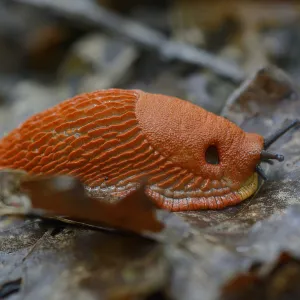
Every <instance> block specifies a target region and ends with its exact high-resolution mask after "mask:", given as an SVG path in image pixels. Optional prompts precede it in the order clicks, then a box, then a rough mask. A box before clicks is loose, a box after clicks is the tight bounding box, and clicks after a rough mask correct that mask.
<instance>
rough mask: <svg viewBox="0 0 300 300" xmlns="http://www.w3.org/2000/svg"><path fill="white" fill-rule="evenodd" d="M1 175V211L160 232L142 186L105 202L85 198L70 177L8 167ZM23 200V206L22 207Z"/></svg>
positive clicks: (80, 186) (137, 230)
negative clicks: (26, 173)
mask: <svg viewBox="0 0 300 300" xmlns="http://www.w3.org/2000/svg"><path fill="white" fill-rule="evenodd" d="M0 175H1V178H0V179H1V180H0V186H1V182H2V183H3V184H2V185H3V186H6V190H5V189H4V188H3V187H2V188H1V191H0V199H1V203H2V213H3V212H4V213H6V214H7V213H9V214H14V213H16V214H19V213H21V214H30V213H34V214H37V215H40V214H41V215H42V216H46V217H59V216H64V217H68V218H70V219H73V220H78V221H81V222H86V223H90V224H91V223H92V224H99V223H100V224H102V225H107V226H110V227H114V228H119V229H124V230H130V231H133V232H136V233H141V232H145V231H148V232H159V231H161V230H162V229H163V227H164V226H163V224H162V223H160V222H159V221H158V220H157V219H156V216H155V207H154V205H153V204H152V202H151V201H150V200H149V199H148V198H147V196H146V195H145V193H144V190H143V188H140V189H139V190H137V191H135V192H134V193H132V194H130V195H129V196H127V197H126V198H124V199H123V200H120V201H118V202H115V203H108V202H104V201H100V200H99V199H96V198H92V197H88V196H87V194H86V193H85V190H84V187H83V185H82V184H81V182H80V181H79V180H77V179H75V178H72V177H68V176H57V177H42V176H29V175H27V176H24V174H23V173H18V172H17V171H11V170H5V171H1V173H0ZM8 183H9V184H8ZM24 195H25V197H24ZM7 199H8V200H7ZM18 200H19V203H18ZM28 201H29V202H30V207H28ZM16 203H18V204H16ZM24 203H26V208H25V209H24V207H21V205H24ZM3 206H4V207H3ZM20 207H21V209H20Z"/></svg>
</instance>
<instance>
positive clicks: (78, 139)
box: [0, 89, 264, 211]
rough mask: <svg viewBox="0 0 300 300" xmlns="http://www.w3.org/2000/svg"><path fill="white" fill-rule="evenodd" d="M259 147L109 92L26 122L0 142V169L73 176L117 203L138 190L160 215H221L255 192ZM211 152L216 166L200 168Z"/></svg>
mask: <svg viewBox="0 0 300 300" xmlns="http://www.w3.org/2000/svg"><path fill="white" fill-rule="evenodd" d="M263 142H264V141H263V138H262V137H261V136H260V135H257V134H249V133H245V132H244V131H242V130H241V129H240V128H239V127H238V126H236V125H234V124H233V123H231V122H229V121H228V120H226V119H224V118H222V117H218V116H216V115H214V114H212V113H209V112H207V111H205V110H204V109H202V108H200V107H198V106H195V105H193V104H191V103H189V102H187V101H183V100H179V99H177V98H173V97H169V96H163V95H153V94H148V93H144V92H142V91H126V90H117V89H112V90H106V91H96V92H93V93H88V94H83V95H79V96H76V97H74V98H72V99H69V100H66V101H64V102H62V103H61V104H59V105H57V106H55V107H53V108H51V109H48V110H46V111H44V112H42V113H39V114H37V115H35V116H33V117H31V118H29V119H28V120H27V121H26V122H25V123H23V124H22V125H20V126H19V128H17V129H15V130H14V131H12V132H11V133H10V134H9V135H7V136H5V137H4V138H3V139H2V140H1V141H0V168H13V169H22V170H25V171H27V172H29V173H31V174H45V175H53V174H68V175H73V176H75V177H77V178H79V179H81V180H82V181H83V182H84V184H85V185H86V186H87V187H88V188H89V189H96V190H97V189H98V190H101V191H103V192H108V193H111V194H114V195H119V196H121V197H122V196H125V195H126V194H128V193H130V192H131V191H132V190H134V189H135V188H136V187H137V186H138V185H139V183H141V182H143V183H146V193H147V194H148V195H149V196H150V197H151V198H152V199H153V200H154V202H155V203H156V204H157V205H158V206H160V207H162V208H166V209H169V210H172V211H182V210H197V209H220V208H224V207H226V206H230V205H234V204H237V203H239V202H241V201H242V200H244V199H246V198H248V197H249V196H250V195H252V194H253V193H254V192H255V190H256V189H257V174H256V173H255V166H256V165H257V164H258V162H259V160H260V153H261V151H262V148H263ZM212 146H213V147H215V149H217V154H218V160H219V161H218V164H210V163H208V162H207V160H206V156H205V155H206V151H207V149H208V148H209V147H212Z"/></svg>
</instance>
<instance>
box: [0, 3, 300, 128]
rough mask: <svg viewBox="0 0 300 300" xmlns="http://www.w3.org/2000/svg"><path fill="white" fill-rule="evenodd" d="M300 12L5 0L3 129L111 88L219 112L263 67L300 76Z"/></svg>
mask: <svg viewBox="0 0 300 300" xmlns="http://www.w3.org/2000/svg"><path fill="white" fill-rule="evenodd" d="M299 18H300V3H299V1H288V0H282V1H279V0H278V1H275V0H270V1H266V0H265V1H250V0H244V1H242V0H231V1H224V0H211V1H200V0H173V1H171V0H124V1H118V0H0V133H1V134H3V133H5V132H7V131H8V130H11V129H12V128H14V127H15V126H17V125H18V124H19V123H20V122H22V121H24V120H25V119H26V118H27V117H28V116H30V115H32V114H33V113H36V112H38V111H41V110H43V109H45V108H47V107H50V106H52V105H54V104H56V103H58V102H60V101H62V100H64V99H66V98H69V97H72V96H73V95H75V94H78V93H82V92H88V91H93V90H96V89H106V88H111V87H118V88H129V89H132V88H138V89H143V90H145V91H150V92H155V93H163V94H169V95H174V96H177V97H179V98H183V99H187V100H190V101H192V102H194V103H197V104H199V105H201V106H203V107H204V108H206V109H208V110H210V111H213V112H215V113H219V112H220V111H221V109H222V107H223V105H224V102H225V101H226V99H227V97H228V96H229V95H230V94H231V93H232V92H233V90H234V89H236V88H237V87H238V86H239V84H240V83H241V82H242V81H243V80H244V79H245V78H246V77H247V76H248V75H249V74H252V73H253V72H254V71H256V70H257V69H258V68H259V67H261V66H264V65H266V64H269V63H272V64H276V65H277V66H279V67H281V68H283V69H284V70H285V71H287V72H288V73H289V74H290V75H292V77H293V78H294V80H295V81H296V82H297V81H298V78H299V77H300V55H299V49H300V22H299Z"/></svg>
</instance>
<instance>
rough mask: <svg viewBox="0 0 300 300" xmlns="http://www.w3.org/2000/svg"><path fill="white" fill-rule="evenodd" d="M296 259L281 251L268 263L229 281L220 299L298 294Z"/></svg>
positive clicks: (266, 299) (265, 299) (299, 263)
mask: <svg viewBox="0 0 300 300" xmlns="http://www.w3.org/2000/svg"><path fill="white" fill-rule="evenodd" d="M299 280H300V260H299V259H297V258H295V257H292V256H291V255H290V254H289V253H287V252H283V253H281V255H280V256H279V258H278V259H277V261H275V262H274V263H271V264H266V265H262V266H260V267H257V266H255V268H253V267H252V268H251V269H250V270H249V272H248V273H245V274H240V275H238V276H236V277H235V278H233V279H232V280H231V281H229V282H228V283H227V284H226V285H225V286H224V287H223V290H222V297H221V299H222V300H248V299H249V300H250V299H251V300H252V299H257V300H284V299H299V298H300V286H299Z"/></svg>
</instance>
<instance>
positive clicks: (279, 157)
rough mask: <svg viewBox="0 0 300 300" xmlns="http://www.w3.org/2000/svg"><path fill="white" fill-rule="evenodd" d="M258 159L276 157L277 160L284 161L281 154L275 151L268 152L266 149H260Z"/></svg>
mask: <svg viewBox="0 0 300 300" xmlns="http://www.w3.org/2000/svg"><path fill="white" fill-rule="evenodd" d="M260 159H261V160H269V159H276V160H278V161H284V156H283V155H281V154H275V153H271V152H268V151H266V150H262V151H261V153H260Z"/></svg>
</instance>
